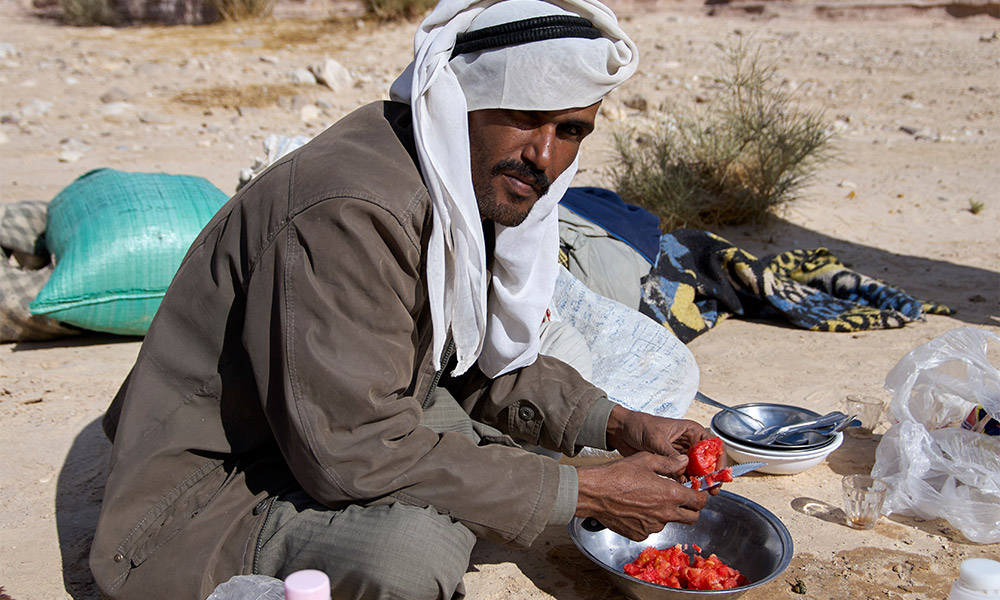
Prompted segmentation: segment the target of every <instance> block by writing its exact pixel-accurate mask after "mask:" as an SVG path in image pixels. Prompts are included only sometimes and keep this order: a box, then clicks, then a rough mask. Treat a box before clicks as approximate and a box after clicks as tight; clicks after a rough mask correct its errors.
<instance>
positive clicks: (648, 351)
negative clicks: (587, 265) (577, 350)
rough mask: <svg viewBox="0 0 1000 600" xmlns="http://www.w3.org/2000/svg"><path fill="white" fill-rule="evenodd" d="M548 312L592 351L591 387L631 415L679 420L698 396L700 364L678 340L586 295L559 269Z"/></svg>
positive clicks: (585, 290)
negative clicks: (570, 326) (599, 389)
mask: <svg viewBox="0 0 1000 600" xmlns="http://www.w3.org/2000/svg"><path fill="white" fill-rule="evenodd" d="M552 307H553V308H554V309H555V310H556V311H557V314H558V316H559V318H561V319H563V320H564V321H566V322H567V323H569V324H570V325H572V326H573V327H574V328H575V329H576V330H577V331H579V332H580V333H581V334H582V335H583V338H584V339H585V340H586V343H587V346H589V349H590V358H591V365H592V366H591V373H592V374H591V376H590V377H589V381H590V382H591V383H593V384H594V385H596V386H597V387H599V388H601V389H603V390H604V391H605V392H607V394H608V397H609V398H610V399H611V400H613V401H614V402H617V403H618V404H621V405H623V406H625V407H626V408H630V409H632V410H638V411H642V412H646V413H650V414H654V415H658V416H661V417H672V418H681V417H683V416H684V413H685V412H687V409H688V407H689V406H691V400H692V399H694V394H695V392H696V391H698V379H699V376H698V364H697V363H696V362H695V359H694V355H693V354H691V351H690V350H688V348H687V346H685V345H684V344H683V343H681V341H680V340H679V339H677V336H675V335H674V334H673V333H671V332H670V331H669V330H668V329H666V328H664V327H663V326H662V325H660V324H659V323H656V322H655V321H653V320H652V319H650V318H649V317H647V316H646V315H644V314H642V313H640V312H639V311H636V310H633V309H631V308H629V307H627V306H625V305H624V304H622V303H620V302H616V301H614V300H610V299H608V298H605V297H603V296H600V295H598V294H596V293H594V292H593V291H591V290H590V288H588V287H587V286H586V285H584V284H583V282H581V281H580V280H579V279H577V278H576V277H574V276H573V275H571V274H570V272H569V271H567V270H566V269H565V268H562V267H560V269H559V279H558V280H557V282H556V289H555V293H554V294H553V297H552Z"/></svg>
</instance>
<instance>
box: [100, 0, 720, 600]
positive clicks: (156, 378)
mask: <svg viewBox="0 0 1000 600" xmlns="http://www.w3.org/2000/svg"><path fill="white" fill-rule="evenodd" d="M560 6H566V7H571V9H572V10H566V9H563V8H559V7H557V6H556V5H554V4H549V3H547V2H543V1H540V0H503V1H501V2H495V3H490V2H472V3H469V2H467V1H465V0H462V1H459V0H455V1H452V0H444V2H442V3H441V4H440V5H439V6H438V7H437V8H436V9H435V10H434V11H433V12H432V13H431V15H430V16H429V17H428V18H427V20H425V21H424V23H423V24H422V25H421V30H420V32H419V33H418V35H417V43H416V58H415V60H414V63H413V64H411V65H410V67H408V68H407V70H406V72H405V73H404V74H403V75H402V76H401V77H400V79H399V80H397V82H396V83H395V84H394V85H393V89H392V97H393V99H394V100H396V101H395V102H386V103H376V104H372V105H369V106H366V107H363V108H361V109H359V110H357V111H355V112H354V113H352V114H351V115H348V116H347V117H345V118H344V119H343V120H342V121H340V122H339V123H337V124H335V125H334V126H333V127H331V128H330V129H329V130H327V131H326V132H325V133H323V134H321V135H320V136H318V137H317V138H316V139H315V140H313V141H312V142H310V143H309V144H308V145H306V146H305V147H303V148H301V149H300V150H298V151H296V152H295V153H293V154H291V155H289V156H286V157H284V158H283V159H282V160H280V161H279V162H277V163H276V164H275V165H273V166H272V167H271V168H270V169H269V170H268V171H266V172H265V173H263V174H262V175H260V176H258V177H257V178H255V179H254V180H253V181H252V182H251V183H250V184H249V185H248V186H246V187H245V188H244V189H243V190H241V192H240V193H239V194H237V195H236V196H235V197H234V198H233V199H232V200H231V201H230V202H229V203H228V204H227V205H226V206H225V207H224V208H223V209H222V210H221V211H220V212H219V214H217V215H216V216H215V218H213V220H212V221H211V222H210V223H209V224H208V226H207V227H206V228H205V230H204V231H203V232H202V234H201V235H200V236H199V237H198V239H197V240H195V242H194V243H193V245H192V247H191V249H190V251H189V252H188V255H187V256H186V257H185V259H184V261H183V263H182V264H181V266H180V268H179V270H178V272H177V275H176V277H175V279H174V281H173V283H172V284H171V287H170V289H169V290H168V292H167V294H166V296H165V298H164V300H163V303H162V305H161V307H160V310H159V312H158V313H157V316H156V319H155V320H154V322H153V324H152V326H151V328H150V330H149V333H148V335H147V337H146V340H145V342H144V344H143V347H142V349H141V351H140V353H139V356H138V358H137V360H136V364H135V366H134V367H133V369H132V371H131V373H130V374H129V377H128V378H127V380H126V381H125V383H124V384H123V386H122V389H121V390H120V391H119V393H118V395H117V396H116V398H115V400H114V402H113V403H112V406H111V408H110V409H109V411H108V414H107V416H106V418H105V430H106V432H107V433H108V435H109V437H110V438H111V439H112V440H113V442H114V448H113V451H112V467H111V472H110V474H109V477H108V483H107V487H106V490H105V496H104V505H103V507H102V511H101V517H100V520H99V524H98V528H97V532H96V535H95V540H94V545H93V548H92V551H91V567H92V570H93V572H94V575H95V578H96V580H97V583H98V585H99V586H100V587H101V589H102V591H103V592H104V594H106V595H107V596H108V597H110V598H115V599H118V598H122V599H129V598H137V599H138V598H143V599H153V600H155V599H157V598H204V597H205V596H206V595H208V594H209V593H210V592H211V591H212V589H213V588H214V587H215V586H216V585H217V584H218V583H220V582H223V581H226V580H227V579H229V578H230V577H232V576H233V575H237V574H246V573H261V574H266V575H274V576H278V577H283V576H284V575H286V574H288V573H290V572H292V571H295V570H298V569H302V568H318V569H321V570H323V571H325V572H326V573H327V574H328V575H330V578H331V580H332V581H333V586H334V590H335V592H334V595H335V597H336V598H337V599H338V600H339V599H341V598H354V597H366V598H405V597H412V598H434V597H443V598H449V597H461V596H462V595H463V594H464V589H463V587H462V581H461V580H462V575H463V574H464V572H465V570H466V568H467V566H468V562H469V556H470V552H471V550H472V546H473V545H474V543H475V539H476V537H477V536H485V537H490V538H493V539H498V540H501V541H504V542H507V543H511V544H516V545H527V544H530V543H531V542H532V540H534V539H535V537H536V536H537V535H538V534H539V533H540V532H541V531H542V529H543V528H544V527H545V526H547V525H550V524H565V523H566V522H568V521H569V519H570V518H571V517H572V516H573V515H578V516H593V517H596V518H598V519H600V520H601V521H602V522H603V523H604V524H605V525H607V526H608V527H610V528H611V529H613V530H615V531H618V532H621V533H623V534H625V535H628V536H629V537H632V538H635V539H641V538H643V537H645V535H646V534H648V533H651V532H653V531H657V530H659V529H661V528H662V527H663V525H664V523H666V522H667V521H684V522H693V521H694V520H696V519H697V515H698V510H699V509H700V508H702V507H703V506H704V504H705V502H706V500H707V494H705V493H704V492H694V491H692V490H689V489H688V488H686V487H683V486H682V485H680V484H679V483H678V482H677V481H676V480H675V479H671V478H667V477H661V476H672V477H675V478H676V477H679V476H682V474H683V471H684V467H685V464H686V457H685V456H684V453H683V452H684V450H685V449H686V448H688V447H690V445H692V444H693V443H694V442H695V441H697V440H699V439H703V438H705V437H708V434H707V433H706V432H705V430H704V428H702V427H701V426H699V425H697V424H695V423H693V422H691V421H681V420H672V419H662V418H658V417H653V416H650V415H644V414H641V413H636V412H632V411H629V410H627V409H625V408H623V407H620V406H617V405H613V404H612V403H610V402H609V401H608V400H607V399H606V398H605V397H604V394H603V392H602V391H601V390H599V389H597V388H595V387H594V386H592V385H591V384H589V383H587V382H586V381H585V380H583V379H582V378H581V377H580V376H579V375H578V374H577V373H576V371H574V370H573V369H572V368H570V367H569V366H568V365H566V364H564V363H562V362H560V361H558V360H556V359H553V358H551V357H545V356H539V355H538V343H539V342H538V330H539V327H540V324H541V321H542V318H543V315H544V312H545V309H546V306H547V304H548V302H549V300H550V299H551V296H552V290H553V286H554V282H555V277H556V253H557V244H558V239H557V236H558V233H557V223H556V216H555V211H554V206H555V203H556V202H557V201H558V199H559V197H560V196H561V195H562V193H563V191H564V190H565V189H566V187H567V186H568V184H569V181H570V179H571V178H572V176H573V173H574V172H575V168H576V157H577V151H578V149H579V146H580V143H581V142H582V140H583V138H585V137H586V136H587V134H589V133H590V131H591V130H592V129H593V127H594V119H595V116H596V113H597V110H598V107H599V105H600V101H601V98H603V96H604V95H605V94H606V93H607V92H608V91H610V90H611V89H613V88H614V87H615V86H617V85H618V84H620V83H621V82H622V81H624V79H625V78H627V77H628V76H629V75H630V74H631V73H632V72H633V71H634V70H635V61H636V50H635V47H634V45H633V44H632V42H631V40H629V39H628V37H627V36H626V35H625V34H624V32H622V31H621V29H620V28H619V27H618V24H617V22H616V20H615V19H614V16H613V14H612V13H611V12H610V11H609V10H608V9H607V8H605V7H604V6H603V5H601V4H599V3H597V2H596V0H572V1H571V2H566V3H561V4H560ZM515 439H516V440H517V441H518V442H521V443H526V444H537V445H541V446H543V447H546V448H549V449H553V450H560V451H562V452H564V453H567V454H572V453H575V452H576V451H578V450H579V448H580V447H582V446H584V445H589V446H595V447H598V448H613V449H617V450H618V451H620V452H621V453H622V454H623V455H624V456H625V457H626V458H624V459H623V460H620V461H617V462H613V463H609V464H607V465H599V466H593V467H585V468H579V469H575V468H573V467H571V466H567V465H560V464H559V463H558V462H556V461H555V460H552V459H551V458H549V457H546V456H541V455H538V454H534V453H530V452H527V451H525V450H523V449H521V448H520V447H518V445H517V444H515V442H514V440H515Z"/></svg>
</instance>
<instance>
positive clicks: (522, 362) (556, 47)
mask: <svg viewBox="0 0 1000 600" xmlns="http://www.w3.org/2000/svg"><path fill="white" fill-rule="evenodd" d="M553 14H555V15H566V14H568V15H574V16H580V17H584V18H586V19H588V20H590V21H591V22H592V23H593V25H594V27H596V28H597V29H599V30H600V31H601V33H602V34H603V36H604V37H601V38H597V39H593V40H591V39H585V38H560V39H553V40H544V41H538V42H531V43H527V44H522V45H517V46H508V47H504V48H497V49H491V50H483V51H479V52H475V53H471V54H461V55H459V56H456V57H455V59H454V60H451V54H452V50H453V49H454V46H455V38H456V36H457V35H458V34H459V33H463V32H466V31H472V30H478V29H482V28H484V27H489V26H492V25H497V24H499V23H506V22H511V21H517V20H521V19H528V18H532V17H538V16H544V15H553ZM414 48H415V51H414V60H413V62H412V63H410V65H409V66H408V67H407V68H406V70H405V71H403V73H402V75H400V76H399V78H398V79H396V81H395V82H394V83H393V84H392V87H391V89H390V97H391V98H392V99H393V100H396V101H398V102H406V103H408V104H410V106H411V108H412V111H413V130H414V138H415V141H416V147H417V156H418V159H419V161H420V166H421V170H422V174H423V177H424V182H425V183H426V184H427V189H428V191H429V193H430V197H431V202H432V205H433V218H434V221H433V228H432V230H431V237H430V244H429V248H428V256H427V288H428V294H429V298H428V301H429V303H430V310H431V321H432V323H433V327H434V347H433V352H434V361H435V362H434V366H435V368H440V367H441V365H440V357H441V355H442V353H443V351H444V344H445V341H446V339H447V334H448V330H449V329H451V332H452V337H453V339H454V342H455V346H456V353H457V361H458V365H457V367H456V368H455V373H456V374H460V373H464V372H465V371H466V370H468V368H469V367H470V366H472V364H473V363H475V362H476V361H477V359H478V364H479V368H480V370H482V372H483V373H485V374H486V375H487V376H489V377H496V376H497V375H501V374H503V373H506V372H509V371H512V370H514V369H517V368H520V367H523V366H526V365H529V364H531V363H532V362H534V361H535V358H536V357H537V355H538V345H539V340H538V330H539V327H540V326H541V323H542V319H543V317H544V315H545V310H546V308H547V307H548V304H549V301H550V300H551V298H552V292H553V289H554V287H555V281H556V277H557V275H558V265H557V261H556V256H557V254H558V251H559V223H558V219H557V213H556V211H555V206H556V204H557V203H558V202H559V200H560V199H561V198H562V195H563V193H564V192H565V191H566V188H568V187H569V183H570V181H571V180H572V179H573V176H574V175H575V174H576V168H577V162H576V161H574V162H573V164H572V165H571V166H570V167H569V168H568V169H566V171H564V172H563V173H562V175H560V176H559V177H558V178H557V179H556V180H555V181H554V182H552V184H551V186H550V188H549V191H548V193H547V194H546V195H545V196H543V197H542V198H540V199H539V200H538V201H537V202H536V203H535V205H534V207H532V209H531V211H530V212H529V213H528V216H527V218H526V219H525V220H524V222H523V223H521V224H520V225H518V226H517V227H504V226H502V225H499V224H498V225H497V226H496V244H495V252H494V264H493V273H492V293H490V294H489V298H487V294H488V292H489V290H490V285H489V283H490V282H487V280H486V274H487V271H486V246H485V241H484V237H483V228H482V222H481V219H480V216H479V207H478V204H477V202H476V195H475V191H474V190H473V187H472V167H471V163H470V156H469V130H468V117H467V113H468V111H470V110H479V109H484V108H501V109H514V110H562V109H568V108H582V107H586V106H590V105H591V104H594V103H595V102H597V101H598V100H600V99H601V98H603V97H604V96H605V94H607V93H608V92H610V91H611V90H612V89H614V88H615V87H616V86H618V85H619V84H621V83H622V82H623V81H625V80H626V79H627V78H628V77H629V76H630V75H632V73H633V72H635V69H636V62H637V60H638V51H637V49H636V47H635V44H634V43H633V42H632V40H631V39H629V37H628V36H627V35H626V34H625V32H624V31H622V30H621V28H620V27H619V26H618V21H617V19H616V18H615V15H614V13H612V12H611V10H610V9H609V8H607V7H606V6H604V5H603V4H601V3H600V2H598V1H597V0H554V1H552V2H547V1H544V0H482V1H476V0H441V1H440V2H439V3H438V5H437V7H435V9H434V10H433V11H432V12H431V14H430V15H428V17H427V18H426V19H425V20H424V22H423V23H421V25H420V28H419V29H418V30H417V33H416V36H415V39H414Z"/></svg>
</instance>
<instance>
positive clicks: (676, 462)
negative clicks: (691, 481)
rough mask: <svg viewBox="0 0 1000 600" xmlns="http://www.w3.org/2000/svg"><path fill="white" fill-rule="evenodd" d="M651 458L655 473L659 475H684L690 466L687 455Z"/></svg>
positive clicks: (654, 455) (653, 456)
mask: <svg viewBox="0 0 1000 600" xmlns="http://www.w3.org/2000/svg"><path fill="white" fill-rule="evenodd" d="M651 457H652V458H651V461H652V463H653V471H655V472H656V473H657V474H658V475H682V474H684V470H685V469H686V468H687V464H688V457H687V455H686V454H674V455H673V456H662V455H659V454H653V455H651Z"/></svg>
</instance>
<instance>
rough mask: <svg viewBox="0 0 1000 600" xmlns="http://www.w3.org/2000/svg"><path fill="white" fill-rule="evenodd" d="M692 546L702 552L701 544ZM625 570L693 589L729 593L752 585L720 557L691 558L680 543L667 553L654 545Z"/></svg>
mask: <svg viewBox="0 0 1000 600" xmlns="http://www.w3.org/2000/svg"><path fill="white" fill-rule="evenodd" d="M692 547H693V548H694V549H695V550H697V551H698V552H699V553H700V552H701V551H702V550H701V548H700V547H699V546H698V545H697V544H692ZM623 570H624V571H625V572H626V573H628V574H629V575H631V576H632V577H636V578H638V579H642V580H643V581H648V582H650V583H655V584H658V585H664V586H667V587H675V588H682V589H690V590H729V589H732V588H734V587H739V586H741V585H746V584H747V583H749V580H747V578H746V577H744V576H743V575H742V574H740V572H739V571H737V570H736V569H734V568H732V567H730V566H728V565H726V564H725V563H723V562H722V561H721V560H720V559H719V557H718V556H716V555H714V554H712V555H710V556H709V557H708V558H705V557H703V556H700V555H699V554H696V555H694V556H689V555H688V554H687V552H685V551H684V549H683V548H682V547H681V545H680V544H677V545H676V546H673V547H672V548H664V549H663V550H658V549H657V548H654V547H652V546H650V547H648V548H646V549H645V550H643V551H642V553H640V554H639V556H638V557H636V559H635V560H634V561H632V562H630V563H628V564H626V565H625V566H624V567H623Z"/></svg>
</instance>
